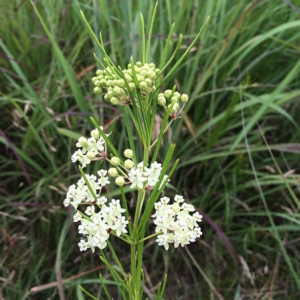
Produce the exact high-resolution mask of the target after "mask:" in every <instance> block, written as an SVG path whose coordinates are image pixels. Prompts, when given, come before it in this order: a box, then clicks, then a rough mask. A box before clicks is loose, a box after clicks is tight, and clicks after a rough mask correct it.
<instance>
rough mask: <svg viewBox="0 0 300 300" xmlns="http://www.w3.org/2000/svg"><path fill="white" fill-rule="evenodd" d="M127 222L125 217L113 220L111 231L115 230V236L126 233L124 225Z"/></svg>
mask: <svg viewBox="0 0 300 300" xmlns="http://www.w3.org/2000/svg"><path fill="white" fill-rule="evenodd" d="M127 224H128V221H126V219H125V217H122V218H118V219H116V220H115V224H114V225H113V226H112V227H111V228H112V229H114V230H116V234H117V236H120V235H121V233H122V232H123V233H127V232H128V231H127V230H126V225H127Z"/></svg>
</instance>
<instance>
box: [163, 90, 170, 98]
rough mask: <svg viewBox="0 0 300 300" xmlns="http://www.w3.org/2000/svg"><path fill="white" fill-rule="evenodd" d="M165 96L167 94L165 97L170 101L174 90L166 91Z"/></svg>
mask: <svg viewBox="0 0 300 300" xmlns="http://www.w3.org/2000/svg"><path fill="white" fill-rule="evenodd" d="M164 94H165V97H166V98H168V99H169V98H170V97H171V95H172V90H166V91H165V93H164Z"/></svg>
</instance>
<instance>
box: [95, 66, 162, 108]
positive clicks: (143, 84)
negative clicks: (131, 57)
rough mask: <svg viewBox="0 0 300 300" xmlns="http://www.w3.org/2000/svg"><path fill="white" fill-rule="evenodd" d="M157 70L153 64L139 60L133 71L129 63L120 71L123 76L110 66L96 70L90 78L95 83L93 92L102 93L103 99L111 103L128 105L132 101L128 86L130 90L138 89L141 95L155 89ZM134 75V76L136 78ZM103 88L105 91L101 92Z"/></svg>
mask: <svg viewBox="0 0 300 300" xmlns="http://www.w3.org/2000/svg"><path fill="white" fill-rule="evenodd" d="M159 71H160V70H159V69H157V68H156V67H155V64H153V63H150V64H148V63H146V64H142V63H141V62H137V63H136V64H135V66H134V71H133V69H132V66H131V64H129V65H128V69H125V70H123V71H122V72H123V75H124V78H121V77H120V76H119V75H117V74H116V73H114V72H112V70H111V68H110V67H107V68H105V69H104V70H98V71H97V72H96V75H97V76H95V77H93V78H92V82H93V84H94V85H95V88H94V93H95V94H96V95H100V94H102V93H104V99H105V100H106V101H107V102H110V103H111V104H113V105H128V104H130V103H131V101H132V99H130V94H129V91H128V87H129V89H130V90H131V91H132V92H136V91H137V90H139V91H140V92H141V94H142V95H144V96H145V95H148V94H149V93H151V92H153V91H155V89H156V87H155V80H156V77H157V75H158V73H159ZM134 73H135V75H134ZM134 77H136V80H135V79H134ZM125 80H126V82H127V84H128V85H127V84H126V82H125ZM103 89H104V90H106V92H103Z"/></svg>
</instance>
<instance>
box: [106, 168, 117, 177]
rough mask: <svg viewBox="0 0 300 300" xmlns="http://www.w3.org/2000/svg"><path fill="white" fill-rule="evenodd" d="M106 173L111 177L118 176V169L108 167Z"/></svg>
mask: <svg viewBox="0 0 300 300" xmlns="http://www.w3.org/2000/svg"><path fill="white" fill-rule="evenodd" d="M108 175H109V176H111V177H116V176H118V170H117V169H116V168H109V169H108Z"/></svg>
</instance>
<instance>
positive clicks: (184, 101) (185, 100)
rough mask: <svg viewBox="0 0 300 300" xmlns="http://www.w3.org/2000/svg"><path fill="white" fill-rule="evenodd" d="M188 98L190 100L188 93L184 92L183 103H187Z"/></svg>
mask: <svg viewBox="0 0 300 300" xmlns="http://www.w3.org/2000/svg"><path fill="white" fill-rule="evenodd" d="M188 100H189V96H188V95H187V94H182V95H181V101H182V102H183V103H187V102H188Z"/></svg>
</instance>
